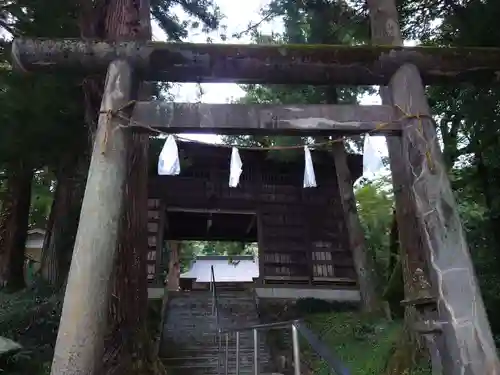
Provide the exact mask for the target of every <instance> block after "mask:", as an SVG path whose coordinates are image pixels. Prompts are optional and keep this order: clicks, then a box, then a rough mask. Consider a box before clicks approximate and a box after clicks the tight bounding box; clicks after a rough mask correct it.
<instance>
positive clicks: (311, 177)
mask: <svg viewBox="0 0 500 375" xmlns="http://www.w3.org/2000/svg"><path fill="white" fill-rule="evenodd" d="M304 158H305V167H304V187H305V188H310V187H316V174H315V173H314V166H313V162H312V157H311V150H309V147H307V146H304Z"/></svg>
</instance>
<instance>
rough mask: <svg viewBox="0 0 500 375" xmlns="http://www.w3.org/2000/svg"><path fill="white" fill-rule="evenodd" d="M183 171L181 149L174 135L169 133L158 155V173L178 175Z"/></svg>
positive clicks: (161, 174)
mask: <svg viewBox="0 0 500 375" xmlns="http://www.w3.org/2000/svg"><path fill="white" fill-rule="evenodd" d="M179 173H181V165H180V161H179V150H178V148H177V142H176V141H175V137H174V136H173V135H169V136H168V137H167V140H166V141H165V144H164V145H163V148H162V149H161V152H160V156H159V157H158V175H160V176H177V175H178V174H179Z"/></svg>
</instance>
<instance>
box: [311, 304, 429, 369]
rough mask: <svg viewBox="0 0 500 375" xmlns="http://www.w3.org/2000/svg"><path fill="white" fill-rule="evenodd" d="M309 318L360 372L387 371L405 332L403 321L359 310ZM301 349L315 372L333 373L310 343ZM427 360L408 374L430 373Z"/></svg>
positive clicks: (316, 328) (345, 359)
mask: <svg viewBox="0 0 500 375" xmlns="http://www.w3.org/2000/svg"><path fill="white" fill-rule="evenodd" d="M305 320H306V323H307V324H308V326H309V327H310V328H311V329H312V330H313V331H314V332H315V333H316V334H317V335H318V336H319V337H320V339H321V340H322V341H323V342H324V343H325V344H326V345H327V346H328V347H329V348H330V349H331V350H332V352H333V353H335V354H336V355H337V356H338V357H339V359H340V360H341V361H342V362H343V363H344V364H345V365H346V366H347V367H348V368H349V370H350V371H351V373H352V374H356V375H375V374H377V375H378V374H386V373H387V369H388V364H389V363H390V362H392V361H393V357H394V356H395V355H396V353H397V350H398V349H399V347H400V344H401V337H402V336H403V335H404V331H403V326H402V323H401V322H400V321H387V320H384V319H380V317H377V316H373V315H366V314H361V313H355V312H343V313H339V312H337V313H320V314H311V315H308V316H306V318H305ZM301 348H303V353H304V356H305V360H306V363H308V365H309V367H310V368H311V370H312V371H311V372H312V373H313V374H317V375H328V374H330V370H329V368H328V367H327V364H326V363H325V362H324V361H322V360H321V359H320V358H318V357H317V355H316V354H315V352H314V351H313V350H312V349H311V348H310V347H309V346H308V345H307V343H305V342H304V343H301ZM423 362H424V363H423V366H422V365H417V364H415V366H413V367H414V368H411V369H408V372H406V373H405V374H408V375H430V373H431V372H430V371H429V369H428V368H427V367H428V366H427V365H426V364H425V361H423ZM399 374H402V373H399Z"/></svg>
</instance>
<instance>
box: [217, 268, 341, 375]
mask: <svg viewBox="0 0 500 375" xmlns="http://www.w3.org/2000/svg"><path fill="white" fill-rule="evenodd" d="M211 272H212V279H211V282H210V289H211V291H212V315H215V317H216V327H217V343H218V358H217V374H218V375H221V371H220V370H221V356H222V335H224V336H225V337H224V339H225V340H224V343H225V348H224V373H225V375H229V366H228V362H229V335H231V334H235V335H236V343H235V345H236V348H235V349H236V353H235V356H236V372H235V375H239V374H240V334H241V332H246V331H252V332H253V349H254V356H253V362H254V363H253V367H254V375H259V348H260V346H259V331H263V330H266V331H267V330H272V329H288V328H291V330H292V350H293V365H294V375H300V374H301V371H300V346H299V333H300V334H301V336H302V337H303V338H304V339H305V340H306V341H307V343H308V344H309V345H310V346H311V348H312V349H313V350H314V351H315V352H316V353H317V354H318V355H319V356H320V357H321V358H322V359H323V360H324V361H325V362H326V363H327V365H328V367H329V368H330V370H331V371H332V373H333V374H336V375H350V371H349V370H348V369H347V368H346V367H345V366H344V364H343V363H342V362H341V361H340V360H339V359H338V358H337V357H336V356H335V355H334V353H332V351H331V350H330V348H328V347H327V346H326V345H325V343H324V342H322V341H321V339H320V338H319V337H318V336H317V335H316V334H315V333H314V332H313V331H311V330H310V329H309V328H307V327H306V325H305V324H304V323H303V322H302V321H300V320H289V321H283V322H274V323H264V324H254V325H248V326H239V327H230V328H229V327H228V328H223V327H221V325H220V321H219V301H218V295H217V287H216V285H215V273H214V267H213V266H212V267H211Z"/></svg>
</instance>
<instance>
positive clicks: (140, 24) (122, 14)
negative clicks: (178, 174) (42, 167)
mask: <svg viewBox="0 0 500 375" xmlns="http://www.w3.org/2000/svg"><path fill="white" fill-rule="evenodd" d="M144 9H145V10H146V11H145V12H144ZM105 23H106V26H105V33H106V35H107V37H108V38H109V39H112V40H122V39H128V40H131V39H150V37H151V29H150V20H149V2H148V1H145V0H141V1H139V2H138V1H133V0H116V1H114V2H113V3H112V5H111V6H110V7H109V8H108V9H107V16H106V22H105ZM148 89H149V86H146V85H144V84H142V85H141V87H140V89H139V97H140V98H141V99H147V100H149V99H150V95H149V93H148ZM126 147H127V176H126V180H125V190H124V196H123V199H124V202H123V211H122V216H121V218H120V227H119V231H118V242H117V257H116V260H115V271H114V275H113V294H112V299H111V300H110V305H109V312H108V320H109V326H108V328H109V334H110V336H109V337H108V341H107V345H106V353H105V357H104V372H105V373H107V374H113V373H118V372H127V371H136V372H138V373H142V372H145V371H146V368H147V366H149V365H150V363H149V362H150V361H149V360H150V357H149V356H150V354H151V350H152V349H153V347H152V341H151V338H150V337H149V336H148V332H147V326H146V318H147V306H148V294H147V247H148V240H147V236H148V233H147V223H148V215H147V214H148V149H149V136H148V135H147V134H128V135H127V138H126ZM115 363H119V366H115Z"/></svg>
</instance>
